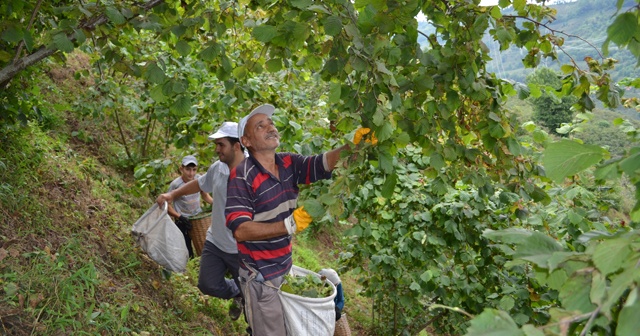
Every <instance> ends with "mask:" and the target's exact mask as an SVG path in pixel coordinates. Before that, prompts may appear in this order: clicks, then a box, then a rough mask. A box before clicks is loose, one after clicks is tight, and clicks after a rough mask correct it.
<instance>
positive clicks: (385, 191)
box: [380, 173, 398, 198]
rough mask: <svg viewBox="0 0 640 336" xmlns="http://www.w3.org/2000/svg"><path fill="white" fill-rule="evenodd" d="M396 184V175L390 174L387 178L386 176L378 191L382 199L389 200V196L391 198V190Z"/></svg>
mask: <svg viewBox="0 0 640 336" xmlns="http://www.w3.org/2000/svg"><path fill="white" fill-rule="evenodd" d="M397 182H398V175H396V173H392V174H390V175H389V176H387V178H386V179H385V181H384V184H383V185H382V189H381V190H380V193H381V195H382V197H384V198H391V196H393V190H394V188H395V186H396V183H397Z"/></svg>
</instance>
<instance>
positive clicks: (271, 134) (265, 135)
mask: <svg viewBox="0 0 640 336" xmlns="http://www.w3.org/2000/svg"><path fill="white" fill-rule="evenodd" d="M244 137H245V139H244V140H243V142H244V144H245V146H246V147H247V148H251V149H252V150H254V151H258V150H264V149H272V150H275V149H276V148H278V146H280V134H279V133H278V130H277V129H276V127H275V125H274V124H273V120H271V118H269V117H268V116H267V115H266V114H256V115H254V116H253V117H251V118H250V119H249V120H247V125H246V126H245V128H244Z"/></svg>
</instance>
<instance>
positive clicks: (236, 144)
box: [233, 141, 242, 151]
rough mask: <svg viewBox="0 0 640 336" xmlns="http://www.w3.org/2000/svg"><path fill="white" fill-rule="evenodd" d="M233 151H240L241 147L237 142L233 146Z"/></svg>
mask: <svg viewBox="0 0 640 336" xmlns="http://www.w3.org/2000/svg"><path fill="white" fill-rule="evenodd" d="M233 150H235V151H242V145H241V144H240V142H239V141H238V142H236V143H234V144H233Z"/></svg>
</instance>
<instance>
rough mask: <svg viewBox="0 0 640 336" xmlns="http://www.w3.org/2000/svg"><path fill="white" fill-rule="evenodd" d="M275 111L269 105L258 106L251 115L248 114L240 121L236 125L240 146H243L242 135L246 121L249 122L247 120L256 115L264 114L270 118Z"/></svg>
mask: <svg viewBox="0 0 640 336" xmlns="http://www.w3.org/2000/svg"><path fill="white" fill-rule="evenodd" d="M275 109H276V108H275V107H273V105H271V104H264V105H260V106H258V107H256V108H255V109H253V111H251V113H249V114H248V115H247V116H245V117H244V118H242V119H240V123H239V124H238V139H240V144H241V145H242V146H244V144H243V143H242V136H243V135H244V127H245V126H247V121H249V119H251V117H253V116H254V115H256V114H266V115H267V117H271V116H272V115H273V112H274V111H275Z"/></svg>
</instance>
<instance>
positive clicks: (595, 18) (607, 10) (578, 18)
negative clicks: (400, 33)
mask: <svg viewBox="0 0 640 336" xmlns="http://www.w3.org/2000/svg"><path fill="white" fill-rule="evenodd" d="M634 4H635V1H633V0H626V1H625V4H624V6H623V11H624V10H625V8H629V7H631V6H633V5H634ZM551 7H554V8H556V9H557V11H558V15H557V17H556V20H555V21H554V22H552V23H550V24H548V26H549V27H550V28H551V29H554V30H557V31H562V32H563V33H566V34H569V35H572V36H579V37H581V38H582V39H584V40H586V41H588V42H589V43H590V44H591V45H592V46H593V47H596V48H597V49H598V50H597V51H596V50H595V49H594V48H593V47H592V46H590V45H589V44H588V43H586V42H584V41H581V40H580V39H579V38H576V37H569V36H566V35H563V34H560V33H557V35H558V36H561V37H563V38H564V39H565V43H564V45H563V46H562V49H563V50H564V51H565V52H567V53H569V55H570V56H571V57H572V58H573V59H574V60H575V61H576V62H577V63H578V64H579V65H580V66H581V67H584V68H586V64H585V63H584V61H583V59H584V58H585V57H586V56H590V57H592V58H594V59H600V58H601V57H600V55H599V54H598V51H600V52H601V48H602V43H603V42H604V41H605V39H606V34H607V27H608V26H609V25H610V24H611V23H612V22H613V18H612V15H613V14H614V13H615V11H616V1H613V0H578V1H573V2H564V3H557V4H555V5H552V6H551ZM508 12H509V10H506V11H504V13H505V14H507V13H508ZM418 29H419V30H420V31H422V32H423V33H426V34H431V33H433V32H434V29H433V27H432V26H430V25H429V23H428V22H420V23H419V28H418ZM483 41H484V43H485V44H486V45H487V46H488V47H489V49H490V51H491V52H490V55H491V57H492V58H493V60H492V61H491V62H489V63H488V64H487V70H489V71H491V72H494V73H496V75H497V76H498V77H500V78H504V79H510V80H514V81H519V82H524V81H525V78H526V76H527V74H529V73H530V72H531V71H533V69H525V68H524V66H523V65H522V58H523V57H524V56H525V55H526V53H527V52H526V49H522V50H521V49H520V48H515V47H511V48H509V49H508V50H505V51H502V52H501V51H500V46H499V44H498V42H497V41H495V40H493V39H492V38H491V37H490V36H489V35H488V34H487V36H486V37H485V38H484V40H483ZM418 42H419V43H420V45H422V46H423V47H427V46H428V42H427V40H426V38H424V37H423V36H420V38H419V39H418ZM607 57H611V58H615V59H617V60H618V61H619V63H618V64H617V65H616V68H615V69H614V70H613V71H610V73H611V76H612V78H613V79H614V80H615V81H619V80H621V79H623V78H625V77H640V69H638V68H636V60H635V58H634V57H633V55H632V54H631V53H630V52H629V51H628V50H626V49H618V48H617V46H616V45H615V44H609V55H608V56H607ZM558 58H559V61H554V60H551V59H544V60H542V61H541V62H540V65H542V66H548V67H550V68H554V69H559V67H560V65H561V64H566V63H569V62H570V59H569V56H567V55H565V54H564V53H563V52H562V51H560V50H558Z"/></svg>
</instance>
